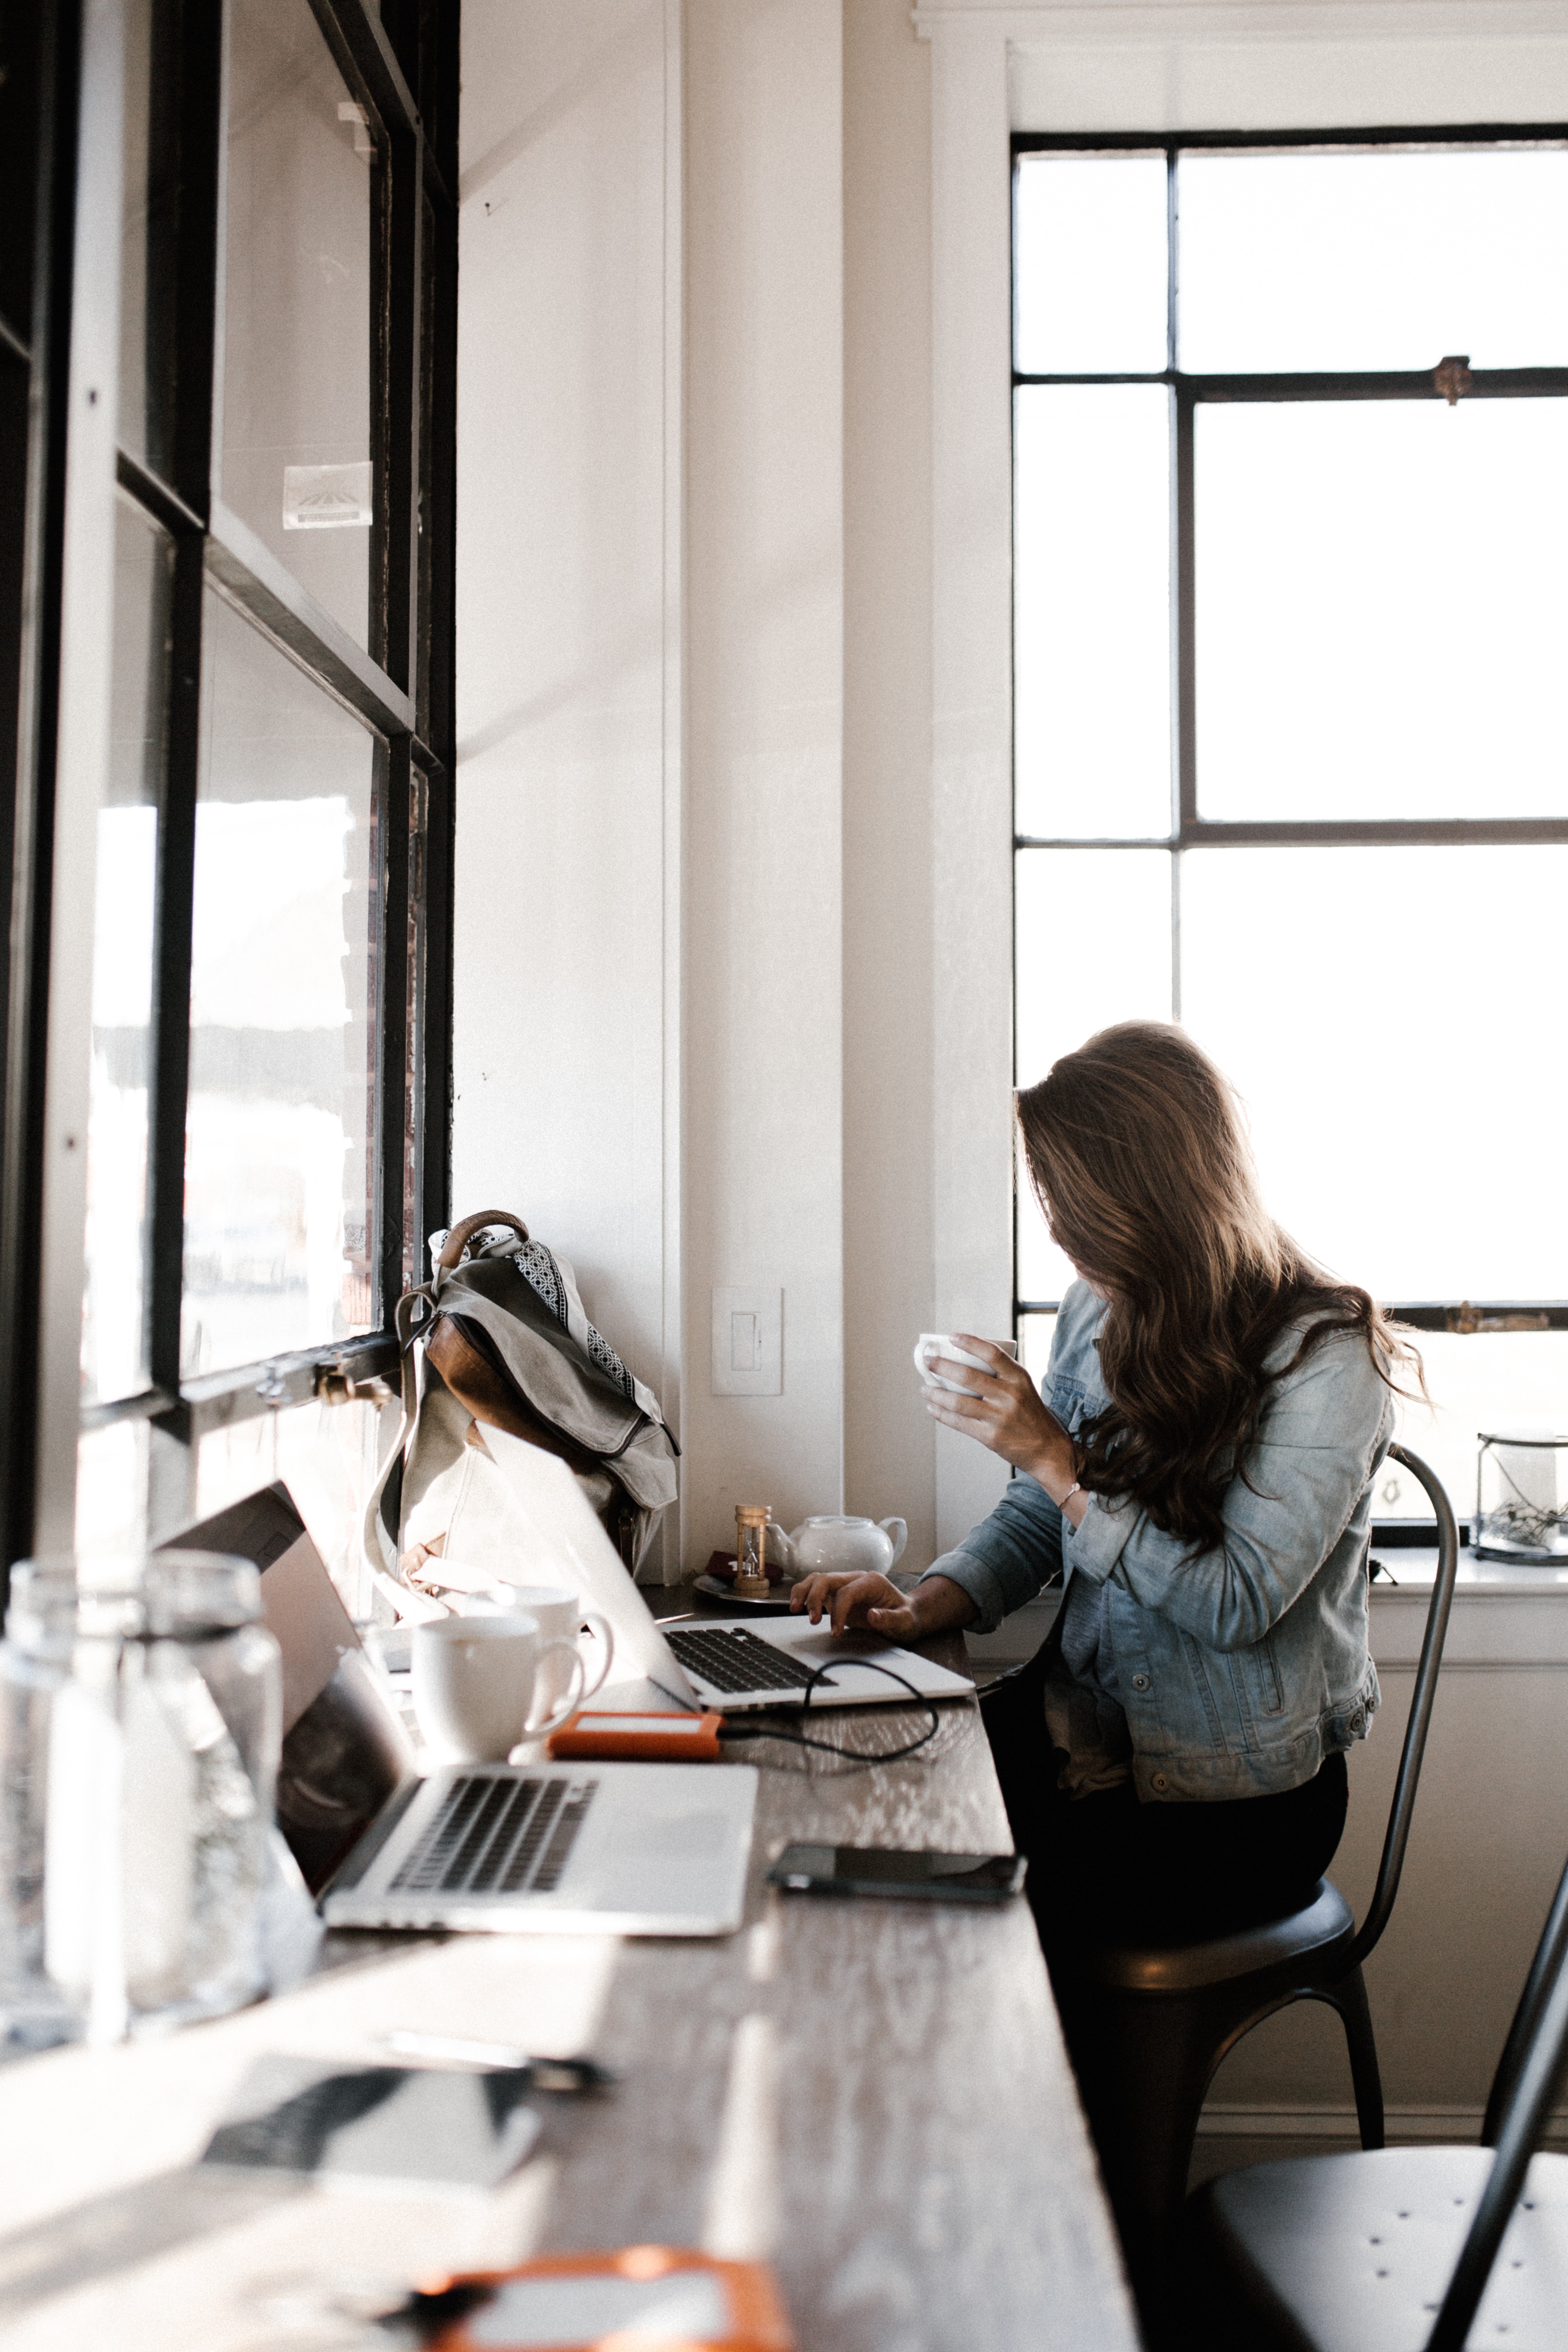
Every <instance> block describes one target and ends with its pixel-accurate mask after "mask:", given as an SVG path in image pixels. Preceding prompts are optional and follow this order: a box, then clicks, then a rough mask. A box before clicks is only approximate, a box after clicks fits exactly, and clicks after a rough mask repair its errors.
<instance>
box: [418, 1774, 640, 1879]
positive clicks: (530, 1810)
mask: <svg viewBox="0 0 1568 2352" xmlns="http://www.w3.org/2000/svg"><path fill="white" fill-rule="evenodd" d="M598 1785H599V1784H598V1782H597V1781H596V1780H531V1779H516V1780H514V1779H511V1778H510V1777H505V1778H503V1777H502V1776H501V1775H500V1774H496V1773H479V1772H465V1773H463V1774H461V1775H460V1776H459V1777H458V1779H457V1780H454V1781H453V1782H452V1785H451V1787H450V1788H449V1789H448V1790H447V1793H446V1795H445V1796H444V1797H443V1798H442V1800H441V1804H440V1809H439V1811H437V1815H436V1818H435V1820H434V1821H433V1822H431V1823H430V1825H429V1827H428V1828H427V1829H426V1832H425V1834H424V1835H423V1837H421V1839H420V1840H419V1843H417V1845H416V1846H415V1848H414V1850H413V1852H412V1853H410V1854H408V1855H407V1856H406V1858H405V1861H404V1862H403V1864H401V1866H400V1867H399V1869H398V1872H397V1875H396V1876H395V1878H394V1880H393V1882H392V1888H391V1892H392V1893H394V1894H397V1893H400V1892H402V1893H406V1894H410V1895H547V1894H548V1893H549V1892H550V1891H551V1889H552V1887H553V1886H555V1885H558V1884H559V1882H560V1877H561V1874H562V1872H563V1870H564V1869H565V1867H566V1864H567V1860H568V1858H569V1856H570V1854H571V1852H572V1848H573V1846H574V1844H575V1843H576V1842H577V1832H578V1831H579V1830H580V1829H581V1828H582V1826H583V1823H584V1821H585V1820H586V1819H587V1814H588V1808H589V1806H590V1805H591V1804H592V1803H593V1801H594V1794H595V1790H596V1789H597V1788H598Z"/></svg>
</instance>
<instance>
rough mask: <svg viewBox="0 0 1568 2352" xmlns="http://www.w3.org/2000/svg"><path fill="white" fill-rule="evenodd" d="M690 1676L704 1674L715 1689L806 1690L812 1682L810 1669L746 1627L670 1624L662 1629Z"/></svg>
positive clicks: (705, 1680) (704, 1679)
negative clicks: (721, 1627) (748, 1630)
mask: <svg viewBox="0 0 1568 2352" xmlns="http://www.w3.org/2000/svg"><path fill="white" fill-rule="evenodd" d="M660 1630H661V1631H662V1633H663V1634H664V1638H665V1640H666V1641H667V1642H668V1643H669V1646H670V1648H671V1649H672V1650H673V1651H674V1652H675V1654H676V1656H677V1657H678V1658H679V1661H680V1663H681V1664H682V1665H683V1666H684V1667H685V1668H686V1671H687V1673H688V1674H692V1675H701V1677H702V1679H703V1681H704V1682H705V1683H711V1684H712V1685H713V1687H714V1689H715V1690H721V1691H759V1690H804V1689H805V1686H806V1685H807V1684H808V1683H809V1682H810V1681H812V1679H813V1674H812V1669H811V1668H810V1667H809V1666H803V1665H802V1664H800V1662H799V1661H798V1659H795V1658H792V1657H791V1656H790V1654H789V1652H788V1651H787V1650H779V1649H775V1648H774V1646H773V1643H771V1642H763V1641H762V1640H760V1639H759V1638H758V1636H757V1635H756V1634H755V1633H748V1632H747V1631H746V1629H745V1627H744V1626H743V1625H740V1626H736V1627H734V1628H733V1629H731V1628H730V1627H728V1626H726V1627H724V1628H723V1629H720V1628H719V1627H716V1626H708V1627H703V1626H700V1625H666V1626H663V1627H662V1628H661V1629H660Z"/></svg>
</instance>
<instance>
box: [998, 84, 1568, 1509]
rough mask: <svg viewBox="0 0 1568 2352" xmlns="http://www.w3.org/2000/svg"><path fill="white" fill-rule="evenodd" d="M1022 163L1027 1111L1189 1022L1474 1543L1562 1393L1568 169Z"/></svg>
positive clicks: (1526, 165)
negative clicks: (1348, 1301) (1401, 1391)
mask: <svg viewBox="0 0 1568 2352" xmlns="http://www.w3.org/2000/svg"><path fill="white" fill-rule="evenodd" d="M1015 146H1016V155H1015V297H1016V299H1015V319H1016V348H1015V355H1014V356H1015V373H1014V383H1015V394H1014V398H1015V467H1016V603H1015V727H1016V736H1015V743H1016V961H1017V982H1016V989H1017V995H1016V1043H1017V1075H1018V1080H1019V1083H1020V1084H1023V1085H1026V1084H1029V1083H1031V1082H1032V1081H1033V1080H1034V1079H1036V1078H1037V1077H1039V1076H1042V1075H1043V1074H1044V1072H1045V1070H1046V1069H1047V1068H1048V1066H1050V1064H1051V1062H1052V1061H1053V1060H1054V1059H1055V1058H1056V1056H1057V1055H1058V1054H1060V1053H1062V1052H1064V1051H1067V1050H1068V1049H1069V1048H1070V1047H1071V1046H1073V1045H1076V1044H1078V1043H1079V1042H1081V1040H1082V1039H1083V1038H1084V1037H1085V1036H1087V1035H1088V1034H1090V1033H1091V1032H1092V1031H1093V1030H1095V1029H1097V1028H1100V1027H1103V1026H1104V1025H1106V1024H1108V1023H1110V1022H1113V1021H1118V1020H1123V1019H1130V1018H1138V1017H1143V1018H1159V1019H1171V1018H1175V1019H1179V1020H1181V1021H1182V1022H1184V1024H1185V1025H1186V1026H1187V1027H1188V1029H1190V1030H1191V1032H1192V1033H1193V1034H1194V1036H1195V1037H1196V1038H1197V1039H1198V1041H1199V1042H1200V1043H1201V1044H1202V1045H1204V1046H1205V1048H1206V1049H1207V1050H1208V1051H1209V1052H1210V1053H1211V1054H1212V1055H1214V1056H1215V1060H1216V1061H1217V1062H1218V1063H1219V1064H1220V1066H1221V1067H1222V1068H1224V1069H1225V1070H1226V1071H1227V1072H1228V1073H1229V1075H1230V1076H1232V1078H1233V1079H1234V1080H1235V1081H1236V1083H1237V1087H1239V1089H1240V1091H1241V1093H1242V1095H1243V1097H1245V1099H1246V1102H1247V1108H1248V1111H1249V1115H1250V1118H1251V1122H1252V1129H1253V1135H1254V1141H1255V1144H1256V1147H1257V1150H1258V1159H1259V1161H1260V1164H1261V1167H1262V1171H1263V1174H1264V1179H1265V1184H1266V1190H1267V1193H1268V1198H1269V1201H1270V1202H1271V1204H1272V1206H1273V1207H1274V1209H1275V1212H1276V1213H1277V1214H1278V1215H1279V1217H1280V1219H1281V1222H1282V1223H1285V1224H1286V1225H1288V1226H1289V1228H1290V1229H1291V1230H1292V1231H1293V1232H1294V1233H1295V1234H1297V1235H1298V1236H1299V1237H1300V1240H1301V1241H1302V1242H1303V1243H1304V1244H1306V1245H1307V1246H1308V1247H1309V1248H1310V1249H1311V1250H1312V1251H1313V1252H1314V1254H1315V1255H1318V1256H1320V1257H1321V1259H1322V1260H1323V1261H1324V1262H1325V1263H1326V1264H1328V1265H1331V1266H1332V1267H1333V1268H1334V1269H1335V1270H1336V1271H1337V1272H1339V1273H1341V1274H1342V1275H1343V1276H1346V1277H1347V1278H1349V1279H1352V1280H1355V1281H1358V1282H1363V1283H1364V1284H1365V1285H1366V1286H1368V1287H1369V1288H1370V1289H1372V1290H1373V1292H1374V1293H1375V1294H1376V1295H1377V1296H1378V1297H1380V1298H1382V1299H1384V1301H1386V1302H1388V1303H1390V1304H1391V1305H1392V1306H1394V1307H1395V1308H1396V1309H1397V1310H1398V1311H1399V1312H1400V1313H1401V1314H1402V1315H1403V1316H1404V1317H1405V1319H1406V1320H1407V1321H1409V1322H1412V1323H1415V1325H1417V1326H1418V1328H1420V1330H1421V1332H1422V1333H1423V1335H1424V1336H1423V1338H1422V1340H1421V1346H1422V1349H1423V1354H1424V1356H1425V1359H1426V1371H1427V1378H1428V1381H1429V1383H1430V1386H1431V1389H1432V1391H1433V1394H1434V1397H1435V1398H1436V1401H1437V1404H1438V1412H1437V1416H1436V1423H1432V1422H1429V1421H1428V1420H1427V1418H1426V1414H1425V1412H1415V1413H1407V1415H1406V1428H1407V1433H1408V1440H1409V1442H1410V1443H1411V1444H1413V1445H1414V1446H1415V1448H1416V1450H1417V1451H1419V1452H1421V1453H1423V1454H1426V1455H1427V1456H1428V1457H1429V1458H1431V1459H1433V1460H1434V1462H1435V1463H1436V1466H1437V1467H1438V1468H1439V1470H1440V1472H1441V1474H1442V1475H1443V1477H1444V1479H1445V1481H1446V1483H1447V1485H1448V1486H1449V1488H1450V1491H1451V1492H1452V1494H1453V1496H1454V1497H1455V1501H1456V1505H1457V1507H1458V1509H1459V1510H1460V1512H1461V1513H1462V1514H1463V1513H1464V1512H1466V1511H1468V1509H1469V1507H1470V1506H1471V1503H1472V1501H1473V1498H1474V1492H1475V1479H1476V1444H1477V1435H1478V1433H1479V1431H1482V1430H1486V1429H1489V1428H1490V1429H1495V1428H1499V1427H1516V1428H1517V1427H1528V1428H1533V1429H1536V1430H1538V1431H1539V1430H1543V1429H1545V1428H1548V1427H1550V1426H1553V1425H1554V1426H1556V1427H1558V1428H1561V1427H1563V1400H1564V1397H1565V1396H1568V1303H1565V1302H1568V1219H1565V1218H1564V1216H1563V1206H1562V1200H1563V1178H1562V1169H1563V1159H1564V1153H1565V1150H1568V1094H1565V1093H1564V1090H1563V1087H1562V1085H1561V1083H1560V1078H1561V1044H1562V1038H1563V1014H1564V1009H1565V995H1568V986H1565V981H1564V966H1563V957H1562V954H1561V950H1560V945H1559V942H1560V940H1561V936H1562V931H1563V903H1564V898H1565V896H1568V665H1565V664H1564V661H1563V653H1562V648H1563V644H1564V642H1565V641H1568V574H1565V573H1564V572H1563V565H1562V562H1561V558H1560V553H1559V551H1560V549H1561V546H1562V544H1563V535H1564V530H1565V528H1568V131H1564V130H1563V129H1562V128H1561V127H1558V128H1548V129H1541V130H1536V129H1529V130H1512V131H1508V132H1506V133H1497V132H1491V131H1477V130H1459V131H1436V130H1434V131H1421V132H1412V131H1404V132H1399V133H1379V132H1353V133H1347V134H1333V133H1314V134H1310V135H1307V134H1300V135H1289V136H1282V137H1268V138H1262V137H1259V138H1257V139H1242V138H1239V137H1237V136H1236V135H1234V134H1230V135H1226V136H1221V135H1215V136H1213V137H1205V138H1192V137H1189V138H1186V139H1184V140H1182V141H1180V142H1162V141H1157V140H1147V139H1142V140H1134V139H1131V138H1128V139H1120V140H1112V139H1096V140H1094V141H1092V142H1091V141H1086V140H1080V141H1078V142H1072V141H1068V140H1065V139H1061V138H1032V137H1030V138H1024V137H1021V138H1019V139H1018V140H1016V142H1015ZM1070 1279H1071V1270H1070V1268H1069V1267H1068V1266H1067V1265H1066V1263H1065V1261H1064V1260H1062V1258H1061V1257H1060V1255H1059V1254H1058V1252H1057V1251H1056V1250H1055V1249H1054V1248H1053V1246H1052V1244H1051V1243H1050V1239H1049V1236H1048V1234H1047V1231H1046V1229H1045V1226H1044V1223H1043V1222H1042V1220H1041V1218H1040V1216H1039V1213H1038V1211H1037V1207H1036V1205H1035V1203H1034V1202H1033V1201H1032V1199H1031V1198H1030V1196H1029V1192H1028V1188H1027V1185H1026V1183H1020V1186H1019V1216H1018V1239H1017V1299H1018V1316H1019V1328H1020V1333H1021V1336H1022V1339H1023V1341H1024V1345H1025V1349H1026V1354H1027V1356H1028V1357H1029V1359H1030V1360H1031V1361H1035V1362H1037V1363H1039V1364H1042V1365H1043V1361H1044V1357H1045V1353H1046V1349H1047V1346H1048V1343H1049V1332H1050V1328H1051V1318H1052V1313H1053V1309H1054V1303H1055V1301H1056V1300H1057V1299H1058V1297H1060V1294H1061V1290H1062V1287H1063V1286H1064V1285H1065V1283H1066V1282H1067V1281H1068V1280H1070ZM1478 1334H1479V1335H1481V1336H1478ZM1565 1499H1568V1498H1565ZM1377 1508H1378V1512H1379V1515H1380V1516H1382V1517H1391V1518H1399V1517H1405V1516H1409V1517H1422V1516H1423V1515H1424V1504H1423V1499H1422V1497H1421V1496H1420V1494H1419V1490H1418V1489H1416V1487H1415V1484H1414V1482H1413V1481H1410V1480H1408V1479H1405V1478H1403V1477H1402V1476H1401V1475H1399V1474H1398V1473H1397V1471H1395V1470H1394V1469H1392V1468H1391V1469H1390V1471H1389V1474H1388V1475H1387V1477H1386V1478H1385V1480H1384V1482H1383V1484H1382V1486H1381V1487H1380V1492H1379V1500H1378V1505H1377Z"/></svg>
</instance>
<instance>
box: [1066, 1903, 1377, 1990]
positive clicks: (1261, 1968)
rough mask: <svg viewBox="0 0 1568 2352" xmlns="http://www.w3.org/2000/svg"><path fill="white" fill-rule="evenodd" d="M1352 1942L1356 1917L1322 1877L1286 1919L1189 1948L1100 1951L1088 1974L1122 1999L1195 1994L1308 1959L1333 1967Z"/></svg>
mask: <svg viewBox="0 0 1568 2352" xmlns="http://www.w3.org/2000/svg"><path fill="white" fill-rule="evenodd" d="M1354 1940H1355V1913H1354V1912H1353V1911H1352V1909H1351V1906H1350V1905H1349V1904H1348V1903H1347V1902H1346V1901H1345V1898H1344V1896H1343V1895H1342V1894H1341V1893H1340V1890H1339V1888H1338V1887H1337V1886H1336V1885H1334V1884H1333V1882H1332V1880H1331V1879H1328V1878H1320V1879H1319V1881H1318V1885H1317V1892H1316V1893H1315V1894H1314V1895H1313V1897H1312V1900H1311V1901H1310V1903H1309V1904H1307V1905H1305V1906H1304V1907H1303V1908H1302V1909H1301V1910H1300V1911H1292V1912H1291V1913H1290V1914H1289V1916H1288V1917H1287V1918H1284V1919H1266V1920H1264V1921H1263V1922H1262V1923H1261V1925H1260V1926H1258V1927H1237V1929H1235V1930H1234V1932H1233V1933H1231V1934H1230V1935H1228V1936H1210V1937H1206V1938H1204V1939H1199V1940H1194V1942H1192V1943H1183V1944H1101V1945H1100V1946H1098V1947H1097V1948H1094V1949H1093V1950H1092V1951H1090V1952H1089V1953H1088V1954H1087V1955H1086V1957H1085V1962H1084V1973H1085V1975H1086V1976H1087V1977H1089V1979H1091V1980H1092V1981H1093V1982H1094V1983H1095V1984H1100V1985H1108V1986H1114V1987H1116V1989H1117V1990H1120V1991H1122V1992H1151V1993H1155V1992H1170V1993H1182V1992H1196V1991H1198V1990H1201V1989H1203V1988H1204V1987H1205V1986H1208V1985H1216V1984H1226V1985H1235V1984H1239V1983H1240V1982H1241V1981H1242V1980H1243V1979H1247V1978H1251V1977H1258V1976H1263V1975H1265V1974H1267V1973H1268V1972H1270V1971H1272V1970H1274V1969H1293V1968H1295V1967H1298V1966H1299V1965H1300V1963H1301V1962H1302V1961H1307V1960H1310V1961H1313V1962H1316V1963H1318V1964H1320V1965H1321V1964H1322V1963H1324V1962H1327V1963H1329V1964H1330V1965H1332V1963H1334V1962H1335V1961H1337V1960H1338V1959H1339V1958H1340V1957H1341V1948H1344V1949H1346V1950H1348V1948H1350V1946H1351V1945H1352V1943H1353V1942H1354Z"/></svg>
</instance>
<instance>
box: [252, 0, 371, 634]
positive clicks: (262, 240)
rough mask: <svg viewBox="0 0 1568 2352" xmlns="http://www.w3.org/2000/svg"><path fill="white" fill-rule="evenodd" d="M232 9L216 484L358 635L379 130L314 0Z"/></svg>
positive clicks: (366, 575) (366, 507)
mask: <svg viewBox="0 0 1568 2352" xmlns="http://www.w3.org/2000/svg"><path fill="white" fill-rule="evenodd" d="M229 23H230V32H229V77H230V97H229V115H228V182H227V195H226V228H227V260H226V271H225V279H224V346H223V350H224V359H223V401H222V411H221V413H222V417H223V465H222V483H223V496H224V499H225V500H226V503H227V504H228V505H229V506H231V507H232V508H233V509H234V510H235V512H236V513H237V515H238V516H239V517H240V518H241V520H243V521H245V522H247V523H248V524H249V525H250V528H251V529H252V530H254V531H256V532H257V533H258V535H259V536H260V537H261V538H262V539H263V540H265V541H266V542H267V544H268V547H270V548H271V550H272V551H273V553H274V554H275V555H277V556H279V557H280V558H281V559H282V561H283V562H285V563H286V564H287V565H288V566H289V570H290V572H293V573H294V575H295V577H296V579H298V580H299V581H300V582H301V583H303V585H304V586H305V587H307V588H308V589H309V590H310V593H311V594H312V595H313V596H316V597H319V598H320V600H321V603H322V604H324V605H325V606H326V608H327V610H328V612H329V613H331V614H334V615H335V617H336V618H337V619H338V620H339V621H341V622H342V625H343V627H344V628H345V629H347V630H348V631H349V632H350V634H351V635H353V637H354V638H355V639H356V640H357V641H358V643H359V644H361V645H362V646H363V645H364V644H365V643H366V642H367V633H366V624H367V619H368V612H369V592H370V544H371V530H370V525H371V514H372V505H373V497H372V480H371V472H370V467H371V457H372V447H371V383H370V320H371V300H370V273H371V205H372V186H373V177H374V171H375V168H376V142H375V137H374V133H373V131H372V130H371V128H369V127H367V124H366V121H365V119H364V109H363V107H361V106H360V105H359V104H358V103H357V102H356V101H355V100H354V99H353V94H352V93H351V91H350V89H349V88H348V85H347V83H346V82H345V81H344V80H343V79H342V75H341V74H340V73H339V72H338V69H337V68H336V67H335V66H334V65H333V63H332V60H331V56H330V55H329V53H328V49H327V45H326V43H325V41H324V40H323V39H322V37H321V32H320V30H319V28H318V26H317V24H316V20H315V17H314V16H313V15H312V14H311V11H310V5H309V0H235V5H234V6H233V8H232V11H231V14H230V19H229Z"/></svg>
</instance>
